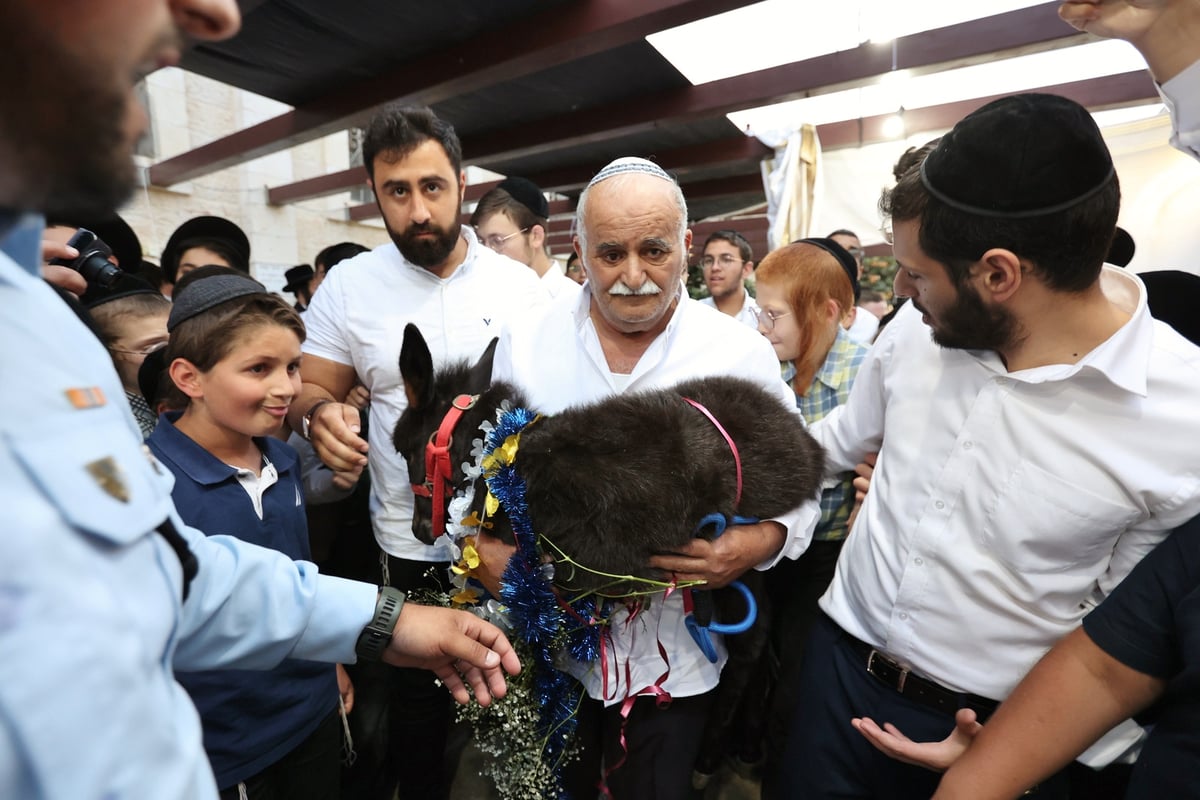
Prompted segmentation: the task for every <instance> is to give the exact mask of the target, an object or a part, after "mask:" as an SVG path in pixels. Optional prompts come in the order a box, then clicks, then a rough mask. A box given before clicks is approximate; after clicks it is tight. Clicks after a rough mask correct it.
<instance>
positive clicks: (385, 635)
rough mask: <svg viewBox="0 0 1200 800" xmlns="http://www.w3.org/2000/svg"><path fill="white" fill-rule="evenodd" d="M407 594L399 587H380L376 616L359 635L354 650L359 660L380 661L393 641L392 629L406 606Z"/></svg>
mask: <svg viewBox="0 0 1200 800" xmlns="http://www.w3.org/2000/svg"><path fill="white" fill-rule="evenodd" d="M404 600H405V595H404V592H402V591H400V590H399V589H395V588H393V587H391V586H382V587H380V589H379V599H378V600H377V601H376V602H375V616H374V617H373V618H372V619H371V621H370V622H369V623H368V624H367V627H365V628H363V630H362V633H360V634H359V635H358V643H357V644H356V645H355V646H354V652H355V653H357V654H358V660H359V661H360V662H363V661H379V660H381V659H382V658H383V652H384V650H386V649H387V646H388V643H389V642H391V641H392V631H393V630H395V628H396V620H398V619H400V609H402V608H403V607H404Z"/></svg>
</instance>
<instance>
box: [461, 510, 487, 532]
mask: <svg viewBox="0 0 1200 800" xmlns="http://www.w3.org/2000/svg"><path fill="white" fill-rule="evenodd" d="M459 525H462V526H463V527H464V528H491V527H492V523H490V522H488V521H487V520H484V519H480V518H479V512H478V511H472V512H471V516H469V517H467V518H465V519H464V520H463V521H462V522H460V523H459Z"/></svg>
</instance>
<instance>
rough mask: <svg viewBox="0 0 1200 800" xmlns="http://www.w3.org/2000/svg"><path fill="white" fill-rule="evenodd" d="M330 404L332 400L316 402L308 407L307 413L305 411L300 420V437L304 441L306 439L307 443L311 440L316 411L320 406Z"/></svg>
mask: <svg viewBox="0 0 1200 800" xmlns="http://www.w3.org/2000/svg"><path fill="white" fill-rule="evenodd" d="M332 402H333V401H332V400H318V401H317V402H315V403H313V404H312V405H311V406H309V407H308V411H305V412H304V416H303V417H301V418H300V435H301V436H302V437H304V438H305V439H307V440H309V441H311V440H312V421H313V416H315V415H316V413H317V411H318V410H319V409H320V408H321V406H323V405H328V404H329V403H332Z"/></svg>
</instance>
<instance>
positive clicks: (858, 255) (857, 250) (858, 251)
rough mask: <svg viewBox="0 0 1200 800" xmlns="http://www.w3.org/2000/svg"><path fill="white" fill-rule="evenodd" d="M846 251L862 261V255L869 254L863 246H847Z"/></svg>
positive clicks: (856, 259)
mask: <svg viewBox="0 0 1200 800" xmlns="http://www.w3.org/2000/svg"><path fill="white" fill-rule="evenodd" d="M846 252H847V253H849V254H850V255H852V256H854V260H855V261H862V257H863V256H865V255H866V254H867V253H866V251H865V250H863V249H862V248H861V247H847V248H846Z"/></svg>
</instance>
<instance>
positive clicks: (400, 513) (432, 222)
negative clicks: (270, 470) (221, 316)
mask: <svg viewBox="0 0 1200 800" xmlns="http://www.w3.org/2000/svg"><path fill="white" fill-rule="evenodd" d="M363 160H364V163H365V164H366V168H367V177H368V179H369V182H370V185H371V188H372V189H373V190H374V192H375V200H376V202H377V203H378V204H379V210H380V211H381V212H382V214H383V221H384V225H385V226H386V227H387V231H388V234H389V235H390V236H391V238H392V244H389V245H384V246H382V247H378V248H376V249H375V250H372V251H369V252H366V253H362V254H360V255H358V256H355V257H354V258H351V259H349V260H347V261H343V262H342V263H340V264H339V265H338V268H337V269H336V270H335V271H333V272H331V273H329V275H328V277H327V278H326V279H325V284H324V286H323V287H322V289H321V291H320V292H319V293H317V294H316V295H315V296H314V297H313V302H312V305H310V306H309V307H308V311H307V312H306V313H305V317H304V322H305V325H306V326H307V327H308V339H307V341H306V342H305V344H304V369H303V378H304V388H303V391H302V392H301V395H300V397H299V398H298V399H297V400H296V401H295V402H293V403H292V410H291V413H290V414H289V420H290V422H291V424H292V428H293V430H297V431H306V432H307V435H308V436H309V438H310V439H311V440H312V443H313V445H314V447H315V448H316V451H317V453H318V455H319V456H320V457H321V459H322V460H323V461H324V462H325V463H326V464H328V465H329V466H330V467H332V468H333V469H335V470H338V471H340V472H343V473H346V474H347V475H353V476H357V475H358V474H359V473H361V472H362V469H363V467H365V466H367V464H368V463H369V464H370V471H371V522H372V526H373V527H374V530H375V538H376V541H377V542H378V544H379V548H380V551H381V554H380V565H381V567H382V568H381V569H375V568H372V570H371V572H370V574H362V575H354V576H350V577H355V578H360V579H362V580H371V581H374V582H376V583H380V584H384V585H388V584H390V585H391V586H394V587H397V588H399V589H401V590H402V591H406V592H407V591H409V590H412V589H416V588H420V587H426V588H437V586H438V582H439V581H443V580H444V579H445V578H444V576H445V575H446V569H445V567H446V566H447V565H448V562H449V554H448V551H447V550H445V549H443V548H441V547H438V546H430V545H425V544H422V543H421V542H420V541H418V540H417V539H416V538H415V537H414V536H413V533H412V510H413V494H412V489H411V487H410V484H409V478H408V470H407V468H406V466H405V463H404V459H402V458H400V457H399V456H398V455H397V454H396V449H395V447H393V446H392V443H391V439H390V437H391V432H392V429H393V428H395V426H396V420H397V418H398V417H399V416H400V414H401V413H402V412H403V411H404V409H405V407H406V406H407V404H408V402H407V399H406V397H405V394H404V386H403V383H402V381H401V379H400V370H399V368H398V366H397V364H398V361H399V355H400V342H401V341H402V339H403V332H404V326H405V325H407V324H409V323H412V324H414V325H416V326H417V327H418V328H420V329H421V333H422V335H423V336H424V337H425V341H426V342H428V343H429V347H430V350H431V351H432V353H433V356H434V360H435V362H436V363H437V365H438V366H440V365H441V364H444V363H445V362H447V361H453V360H458V359H463V358H469V359H472V360H474V359H475V358H477V357H478V356H479V354H480V353H481V352H482V351H483V348H484V347H485V346H486V345H487V343H488V342H489V341H490V340H491V339H492V337H495V336H499V335H500V333H501V332H502V331H503V330H504V328H505V326H506V324H507V323H508V322H509V321H510V320H512V319H513V318H514V317H515V316H516V315H517V314H527V313H529V312H530V311H531V310H533V309H536V308H538V307H540V306H541V305H544V304H545V303H546V302H548V300H549V295H548V294H547V293H546V291H545V289H543V288H542V285H541V282H540V281H539V280H538V278H537V275H535V274H534V273H533V272H532V271H530V270H529V269H527V268H526V267H525V266H524V265H522V264H519V263H517V262H515V261H513V260H512V259H509V258H506V257H504V256H501V255H499V254H497V253H495V252H493V251H492V250H490V249H488V248H487V247H485V246H484V245H483V244H482V243H481V242H480V241H479V240H478V238H477V237H476V236H475V232H474V231H473V230H472V229H471V228H470V227H469V226H465V225H460V224H459V214H460V209H461V205H462V199H463V191H464V189H465V187H466V175H465V174H464V173H463V171H462V151H461V148H460V146H459V142H458V137H457V135H456V134H455V132H454V129H453V128H452V127H451V126H450V125H449V124H448V123H447V122H445V121H444V120H441V119H439V118H438V117H437V116H435V115H434V113H433V112H432V111H430V110H429V109H428V108H421V107H406V106H401V105H390V106H387V107H385V108H384V109H382V110H381V111H380V112H379V113H378V114H377V115H376V116H375V118H374V119H372V120H371V122H370V124H369V125H368V126H367V129H366V136H365V138H364V141H363ZM356 382H361V383H362V384H363V385H364V386H365V387H366V388H367V389H368V390H369V391H370V393H371V405H370V412H369V414H370V416H369V425H368V431H367V432H362V431H360V430H359V428H358V425H359V412H358V410H357V409H356V408H354V407H353V406H350V405H346V404H343V403H342V402H341V401H342V399H343V398H345V397H346V394H347V393H348V392H349V391H350V389H351V388H352V387H353V386H354V384H355V383H356ZM360 434H361V435H360ZM368 442H369V446H368ZM430 575H436V576H439V577H436V578H431V577H429V576H430ZM442 588H445V587H444V586H443V587H442ZM349 671H350V672H351V677H352V678H353V680H354V687H355V709H354V713H353V714H352V715H351V717H350V720H351V727H352V733H353V736H354V741H355V744H356V747H357V749H358V752H359V758H358V760H357V761H356V762H355V765H354V767H353V768H351V769H350V770H349V771H348V773H347V783H346V784H345V785H344V786H343V791H344V794H345V795H346V796H348V797H356V798H365V799H366V800H371V798H380V799H381V800H390V799H391V798H392V796H393V795H394V793H395V791H396V787H397V785H401V786H403V787H404V790H403V792H402V794H404V795H405V796H411V797H430V798H436V797H444V796H445V795H446V792H447V789H448V787H447V786H445V785H443V783H444V777H443V776H444V775H445V774H447V773H448V772H449V773H451V774H452V772H453V771H452V770H444V769H442V767H441V765H442V761H443V751H444V750H445V740H446V732H447V730H448V727H449V723H450V719H451V707H450V704H449V703H448V702H447V699H446V692H445V690H444V689H442V688H440V687H438V686H436V685H435V684H434V682H433V681H432V680H431V679H430V676H429V674H428V673H425V672H420V671H417V670H393V669H384V668H380V667H379V666H378V665H374V664H367V665H362V664H359V665H355V666H352V667H350V668H349Z"/></svg>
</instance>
